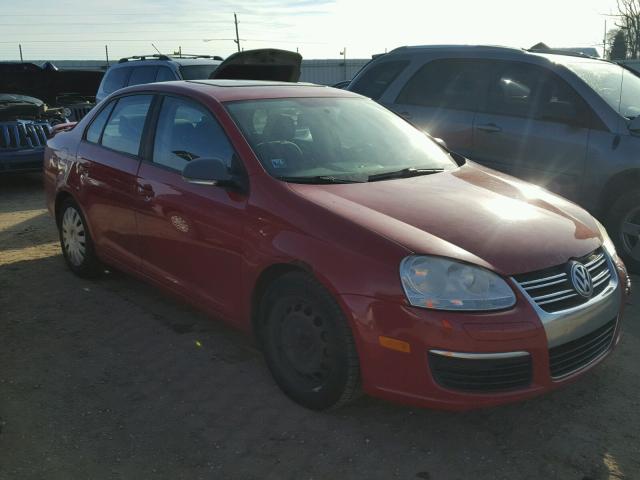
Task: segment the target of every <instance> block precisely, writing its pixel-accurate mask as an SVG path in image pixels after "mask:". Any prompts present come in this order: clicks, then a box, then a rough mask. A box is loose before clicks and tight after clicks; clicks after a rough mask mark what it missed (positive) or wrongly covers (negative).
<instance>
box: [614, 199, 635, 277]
mask: <svg viewBox="0 0 640 480" xmlns="http://www.w3.org/2000/svg"><path fill="white" fill-rule="evenodd" d="M607 228H608V230H609V232H611V238H612V240H613V242H614V243H615V245H616V250H617V251H618V255H620V256H621V257H622V259H623V260H624V262H625V264H626V266H627V268H628V269H629V271H631V272H634V273H640V190H632V191H630V192H626V193H624V194H622V195H620V197H618V199H617V200H616V201H615V203H614V204H613V207H612V208H611V211H610V214H609V218H608V221H607Z"/></svg>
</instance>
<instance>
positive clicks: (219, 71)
mask: <svg viewBox="0 0 640 480" xmlns="http://www.w3.org/2000/svg"><path fill="white" fill-rule="evenodd" d="M301 64H302V55H300V54H299V53H297V52H290V51H288V50H278V49H275V48H262V49H258V50H246V51H243V52H238V53H234V54H233V55H231V56H230V57H229V58H227V59H226V60H225V61H224V62H222V63H221V64H220V65H219V66H218V68H216V69H215V70H214V71H213V72H212V73H211V75H210V76H209V78H210V79H225V80H273V81H280V82H297V81H298V79H299V78H300V66H301Z"/></svg>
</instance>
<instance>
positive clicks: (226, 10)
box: [0, 0, 617, 61]
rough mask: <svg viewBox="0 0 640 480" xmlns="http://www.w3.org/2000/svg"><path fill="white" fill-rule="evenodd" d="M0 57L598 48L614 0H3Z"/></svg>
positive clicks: (324, 55)
mask: <svg viewBox="0 0 640 480" xmlns="http://www.w3.org/2000/svg"><path fill="white" fill-rule="evenodd" d="M0 6H1V7H2V8H1V10H2V14H1V15H0V60H16V59H19V47H18V45H19V44H21V45H22V52H23V57H24V59H25V61H27V60H47V59H51V60H55V59H57V60H62V59H65V60H66V59H69V60H73V59H95V60H99V59H104V58H105V45H108V50H109V56H110V58H111V59H112V60H113V59H117V58H120V57H123V56H131V55H137V54H148V53H154V52H155V51H154V48H153V46H152V45H151V44H152V43H153V44H154V45H155V47H156V48H157V49H158V50H160V51H161V52H162V53H172V52H174V51H177V50H178V48H179V47H181V48H182V52H184V53H196V54H214V55H221V56H223V57H226V56H228V55H230V54H231V53H233V52H234V51H235V50H236V48H237V47H236V44H235V43H234V41H233V38H234V37H235V29H234V22H233V14H234V12H235V13H237V15H238V22H239V25H238V28H239V33H240V44H241V47H242V48H243V49H247V50H248V49H253V48H265V47H273V48H282V49H287V50H296V49H298V51H299V52H300V53H301V54H302V56H303V57H304V58H339V57H341V52H343V51H344V50H343V49H344V48H345V47H346V57H347V58H370V57H371V55H372V54H375V53H382V52H384V51H386V50H392V49H393V48H396V47H399V46H402V45H421V44H452V43H453V44H492V45H506V46H512V47H525V48H528V47H531V46H532V45H533V44H535V43H537V42H539V41H543V42H545V43H546V44H547V45H549V46H552V47H596V48H598V49H599V50H600V49H601V48H602V42H603V36H604V29H605V21H606V22H607V28H613V27H614V23H615V21H616V18H615V17H611V16H607V14H615V13H617V11H616V1H615V0H536V1H530V0H529V1H522V0H520V1H519V0H508V1H503V0H475V1H473V0H441V1H438V2H436V1H431V0H393V1H388V0H387V1H384V2H381V1H375V0H369V1H363V0H237V1H228V0H109V1H104V0H100V1H98V0H55V1H51V0H46V1H45V0H20V1H14V0H0Z"/></svg>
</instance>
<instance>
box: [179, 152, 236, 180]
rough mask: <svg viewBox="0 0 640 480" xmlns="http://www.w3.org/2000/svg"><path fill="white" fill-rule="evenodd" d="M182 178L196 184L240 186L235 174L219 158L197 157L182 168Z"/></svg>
mask: <svg viewBox="0 0 640 480" xmlns="http://www.w3.org/2000/svg"><path fill="white" fill-rule="evenodd" d="M182 179H183V180H184V181H185V182H188V183H194V184H196V185H214V186H218V187H235V186H238V183H237V182H236V179H235V177H234V175H233V174H232V173H231V172H230V171H229V168H228V167H227V166H226V165H225V164H224V162H223V161H222V160H220V159H219V158H196V159H195V160H191V161H190V162H189V163H187V164H186V165H185V166H184V168H183V169H182Z"/></svg>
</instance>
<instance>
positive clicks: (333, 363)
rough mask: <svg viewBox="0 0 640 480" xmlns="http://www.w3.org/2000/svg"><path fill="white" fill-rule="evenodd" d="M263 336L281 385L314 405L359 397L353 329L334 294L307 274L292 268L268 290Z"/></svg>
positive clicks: (331, 404)
mask: <svg viewBox="0 0 640 480" xmlns="http://www.w3.org/2000/svg"><path fill="white" fill-rule="evenodd" d="M262 305H263V308H262V312H261V325H260V328H261V331H260V337H261V340H262V346H263V350H264V354H265V357H266V360H267V364H268V366H269V369H270V370H271V373H272V374H273V377H274V378H275V380H276V382H277V383H278V385H279V386H280V388H281V389H282V390H283V391H284V392H285V393H286V394H287V395H288V396H289V397H290V398H291V399H293V400H294V401H296V402H297V403H299V404H301V405H303V406H305V407H307V408H311V409H314V410H325V409H332V408H338V407H340V406H342V405H344V404H346V403H348V402H350V401H352V400H353V399H355V398H357V396H358V394H359V392H360V366H359V362H358V354H357V352H356V347H355V343H354V339H353V334H352V333H351V329H350V327H349V325H348V324H347V320H346V318H345V317H344V315H343V313H342V311H341V310H340V307H339V306H338V304H337V303H336V301H335V300H334V298H333V297H332V296H331V294H330V293H329V292H328V291H327V290H326V289H325V288H324V287H323V286H322V285H320V284H319V283H318V282H317V281H316V280H315V279H314V278H312V277H311V276H309V275H306V274H304V273H297V272H295V273H289V274H286V275H283V276H282V277H280V278H279V279H278V280H276V281H275V282H274V283H273V284H272V285H271V286H270V288H269V289H268V290H267V292H266V294H265V297H264V301H263V304H262Z"/></svg>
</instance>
